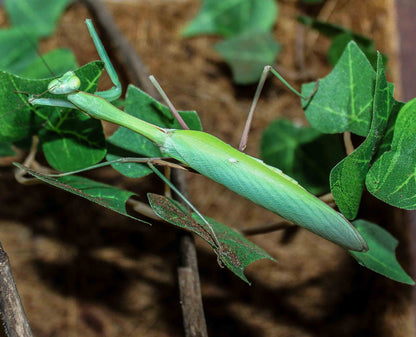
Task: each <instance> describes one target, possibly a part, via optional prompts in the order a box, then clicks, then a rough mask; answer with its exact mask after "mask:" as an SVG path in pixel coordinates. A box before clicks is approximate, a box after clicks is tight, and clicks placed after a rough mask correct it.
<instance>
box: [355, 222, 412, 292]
mask: <svg viewBox="0 0 416 337" xmlns="http://www.w3.org/2000/svg"><path fill="white" fill-rule="evenodd" d="M353 225H354V226H355V227H356V228H357V230H358V231H359V232H360V233H361V235H362V236H363V238H364V239H365V241H367V244H368V247H369V250H368V251H367V252H365V253H358V252H354V251H350V254H351V255H352V256H353V257H354V258H355V259H356V260H357V261H358V263H359V264H361V265H362V266H364V267H367V268H368V269H371V270H372V271H375V272H376V273H379V274H381V275H384V276H386V277H388V278H390V279H392V280H395V281H397V282H401V283H405V284H410V285H414V284H415V282H414V281H413V279H412V278H411V277H410V276H409V275H408V274H407V273H406V272H405V271H404V270H403V268H402V267H401V266H400V264H399V263H398V262H397V260H396V254H395V251H396V247H397V245H398V241H397V239H396V238H394V237H393V236H392V235H391V234H390V233H389V232H387V231H386V230H385V229H383V228H381V227H380V226H378V225H376V224H374V223H372V222H369V221H365V220H356V221H354V222H353Z"/></svg>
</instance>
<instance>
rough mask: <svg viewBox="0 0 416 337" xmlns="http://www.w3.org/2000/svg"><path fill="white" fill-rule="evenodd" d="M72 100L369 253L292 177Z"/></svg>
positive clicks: (212, 143)
mask: <svg viewBox="0 0 416 337" xmlns="http://www.w3.org/2000/svg"><path fill="white" fill-rule="evenodd" d="M68 100H69V101H70V102H71V103H73V104H75V106H77V107H78V108H79V109H80V110H82V111H84V112H86V113H87V114H88V115H90V116H91V117H94V118H98V119H102V120H106V121H109V122H112V123H116V124H118V125H121V126H124V127H127V128H129V129H131V130H133V131H135V132H137V133H139V134H141V135H143V136H145V137H146V138H148V139H150V140H151V141H153V142H154V143H155V144H157V145H158V146H159V147H160V149H161V151H162V152H163V153H165V154H166V155H167V156H169V157H172V158H175V159H177V160H179V161H180V162H181V163H183V164H186V165H188V166H190V167H192V168H193V169H194V170H196V171H198V172H199V173H201V174H202V175H204V176H206V177H208V178H210V179H212V180H214V181H216V182H218V183H220V184H222V185H224V186H225V187H227V188H229V189H230V190H232V191H234V192H236V193H238V194H240V195H241V196H243V197H245V198H247V199H249V200H251V201H253V202H254V203H256V204H258V205H260V206H263V207H264V208H267V209H268V210H270V211H272V212H274V213H277V214H279V215H281V216H282V217H284V218H286V219H288V220H290V221H292V222H293V223H295V224H297V225H299V226H302V227H304V228H306V229H308V230H310V231H311V232H313V233H315V234H318V235H319V236H322V237H323V238H325V239H327V240H329V241H332V242H334V243H336V244H338V245H340V246H342V247H344V248H346V249H350V250H355V251H367V250H368V246H367V243H366V242H365V240H364V239H363V238H362V237H361V235H360V233H359V232H358V231H357V230H356V229H355V228H354V227H353V226H352V225H351V223H350V222H349V221H348V220H347V219H345V218H344V217H343V216H342V215H341V214H340V213H338V212H336V211H335V210H333V209H332V208H331V207H329V206H328V205H327V204H325V203H324V202H323V201H321V200H319V199H318V198H317V197H315V196H314V195H313V194H311V193H309V192H308V191H306V190H305V189H304V188H303V187H301V186H300V185H299V184H298V183H296V182H295V181H294V180H293V179H291V178H289V177H287V176H286V175H284V174H282V173H281V172H279V171H278V170H277V169H274V168H272V167H270V166H268V165H266V164H264V163H262V162H261V161H260V160H258V159H255V158H253V157H250V156H248V155H246V154H244V153H243V152H241V151H239V150H237V149H234V148H233V147H231V146H230V145H228V144H226V143H224V142H223V141H221V140H220V139H218V138H216V137H214V136H212V135H210V134H208V133H205V132H202V131H194V130H165V129H161V128H159V127H157V126H155V125H153V124H149V123H147V122H145V121H142V120H140V119H138V118H136V117H133V116H131V115H129V114H127V113H125V112H123V111H121V110H119V109H117V108H116V107H114V106H113V105H111V104H110V103H109V102H108V101H106V100H105V99H103V98H101V97H98V96H95V95H91V94H88V93H83V92H78V93H75V94H70V95H68Z"/></svg>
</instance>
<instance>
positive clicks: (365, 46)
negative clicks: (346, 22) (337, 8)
mask: <svg viewBox="0 0 416 337" xmlns="http://www.w3.org/2000/svg"><path fill="white" fill-rule="evenodd" d="M298 21H299V22H300V23H302V24H304V25H305V26H308V27H310V28H312V29H315V30H317V31H318V32H320V33H321V34H323V35H325V36H327V37H329V38H331V39H332V43H331V46H330V47H329V50H328V53H327V57H328V61H329V63H330V64H332V65H335V64H337V62H338V60H339V58H340V57H341V55H342V53H343V51H344V49H345V47H346V46H347V45H348V43H349V42H351V41H355V43H357V45H358V46H359V47H360V49H361V50H362V51H363V52H364V54H365V55H366V56H367V58H368V60H369V61H370V63H371V65H372V66H373V67H374V68H376V67H377V50H376V47H375V44H374V41H373V40H371V39H369V38H368V37H366V36H364V35H361V34H358V33H356V32H354V31H352V30H349V29H347V28H345V27H343V26H340V25H337V24H334V23H330V22H326V21H321V20H318V19H315V18H312V17H310V16H305V15H301V16H299V17H298ZM382 58H383V62H384V64H386V63H387V61H388V58H387V55H385V54H382Z"/></svg>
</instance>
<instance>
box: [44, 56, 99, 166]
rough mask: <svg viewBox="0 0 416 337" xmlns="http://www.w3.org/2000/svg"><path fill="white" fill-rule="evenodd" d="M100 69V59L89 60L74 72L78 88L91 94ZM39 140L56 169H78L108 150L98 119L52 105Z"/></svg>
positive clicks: (95, 161)
mask: <svg viewBox="0 0 416 337" xmlns="http://www.w3.org/2000/svg"><path fill="white" fill-rule="evenodd" d="M101 72H102V62H96V63H94V62H93V63H89V64H88V65H86V66H84V67H82V68H79V69H77V70H76V71H75V73H76V74H77V76H78V77H79V78H80V80H81V87H80V90H81V91H85V92H89V93H94V92H95V91H96V90H97V83H98V79H99V77H100V75H101ZM45 117H46V119H45V122H46V123H45V124H44V127H43V128H42V129H41V130H40V131H39V141H40V143H41V146H42V149H43V152H44V154H45V157H46V160H47V161H48V163H49V164H50V165H51V166H52V167H53V168H55V169H56V170H59V171H74V170H79V169H82V168H85V167H88V166H91V165H94V164H96V163H98V162H99V161H100V160H101V159H103V158H104V156H105V154H106V152H107V149H106V143H105V137H104V133H103V129H102V125H101V121H99V120H97V119H93V118H90V117H88V116H86V115H85V114H84V113H82V112H80V111H77V110H73V109H64V108H55V109H54V110H53V113H52V114H50V115H48V116H45Z"/></svg>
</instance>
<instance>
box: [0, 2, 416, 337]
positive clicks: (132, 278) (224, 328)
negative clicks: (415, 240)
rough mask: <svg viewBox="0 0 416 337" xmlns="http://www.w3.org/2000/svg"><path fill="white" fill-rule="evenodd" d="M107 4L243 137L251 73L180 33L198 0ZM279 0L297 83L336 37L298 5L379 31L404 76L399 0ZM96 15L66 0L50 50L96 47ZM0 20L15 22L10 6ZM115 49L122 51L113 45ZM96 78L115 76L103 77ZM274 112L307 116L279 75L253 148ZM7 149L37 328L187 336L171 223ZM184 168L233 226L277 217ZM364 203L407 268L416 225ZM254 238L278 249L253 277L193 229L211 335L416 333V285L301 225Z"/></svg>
mask: <svg viewBox="0 0 416 337" xmlns="http://www.w3.org/2000/svg"><path fill="white" fill-rule="evenodd" d="M106 5H107V7H108V9H109V10H110V11H111V13H112V14H113V16H114V18H115V20H116V22H117V24H118V26H119V28H120V29H121V30H122V31H123V32H124V33H125V34H126V36H127V38H128V39H129V41H130V42H131V43H132V44H133V45H134V46H135V48H136V50H137V52H138V53H139V55H140V56H141V58H142V60H143V62H144V63H145V64H146V66H147V67H148V69H149V71H150V73H152V74H154V75H155V76H156V78H157V79H158V80H159V81H160V83H161V85H162V87H163V88H164V89H165V90H166V92H167V94H168V96H169V97H170V98H171V100H172V101H173V102H174V104H175V106H176V107H177V108H178V109H181V110H190V109H195V110H197V111H198V113H199V114H200V117H201V120H202V123H203V126H204V130H205V131H207V132H209V133H212V134H214V135H216V136H218V137H219V138H221V139H223V140H224V141H226V142H228V143H230V144H232V145H234V146H237V145H238V143H239V138H240V135H241V132H242V129H243V125H244V122H245V117H246V114H247V112H248V110H249V106H250V103H251V100H252V97H253V95H254V91H255V86H236V85H234V84H233V83H232V81H231V73H230V71H229V69H228V68H227V66H226V65H225V63H224V62H223V61H222V60H221V58H220V57H219V56H218V55H217V54H216V52H215V51H214V49H213V45H214V43H215V42H217V41H219V40H220V39H219V38H218V37H196V38H192V39H183V38H181V36H180V32H181V30H182V29H183V28H184V26H185V25H186V23H187V22H188V21H189V20H191V19H192V18H193V17H194V16H195V14H196V13H197V10H198V8H199V2H198V1H194V0H152V1H149V0H147V1H146V0H138V1H124V2H123V1H119V2H117V3H116V2H111V3H109V2H108V3H106ZM279 6H280V14H279V18H278V22H277V24H276V27H275V30H274V34H275V37H276V39H277V40H278V41H279V42H280V43H281V44H282V47H283V49H282V52H281V54H280V56H279V58H278V65H279V67H280V68H279V69H281V70H282V73H283V74H284V75H285V76H286V77H287V78H288V79H289V81H290V82H291V83H293V85H294V86H295V87H297V88H300V85H301V83H302V82H305V81H310V80H313V79H315V78H320V77H323V76H325V75H326V74H327V73H328V72H329V71H330V67H329V66H328V65H327V61H326V56H325V55H326V50H327V49H328V47H329V44H330V41H329V40H328V39H326V38H325V37H322V36H320V35H319V34H317V33H315V32H313V31H309V30H307V29H305V28H304V27H302V26H301V25H299V24H298V23H297V22H296V16H297V15H299V14H301V13H307V14H311V15H319V16H320V17H321V18H322V19H324V20H328V21H330V22H334V23H339V24H341V25H343V26H345V27H348V28H350V29H352V30H354V31H356V32H358V33H361V34H363V35H366V36H369V37H372V38H373V39H374V40H375V43H376V46H377V48H378V49H379V50H381V51H382V52H383V53H386V54H388V55H389V57H390V60H389V71H388V77H389V80H390V81H392V82H394V83H397V85H398V84H399V82H400V79H399V73H398V70H397V69H399V67H398V36H397V31H396V17H395V10H394V2H393V1H392V0H366V1H362V0H348V1H341V0H338V1H334V0H327V1H326V3H325V5H323V6H322V5H319V6H301V5H299V2H298V1H290V0H281V1H279ZM89 16H90V14H89V13H88V11H87V10H86V9H85V8H84V7H83V6H82V5H81V4H73V5H71V6H70V7H69V8H68V10H67V11H66V13H65V15H64V16H63V17H62V19H61V20H60V23H59V28H58V31H57V34H56V35H55V37H53V38H51V39H49V40H47V41H44V43H43V45H42V51H47V50H49V49H53V48H55V47H57V46H66V47H69V48H71V49H72V50H74V52H75V54H76V56H77V58H78V61H79V64H84V63H87V62H89V61H91V60H94V59H97V58H98V56H97V55H96V53H95V49H94V46H93V44H92V42H91V40H90V37H89V35H88V32H87V29H86V26H85V24H84V21H85V18H87V17H89ZM2 24H3V25H6V24H7V19H6V18H5V17H4V16H3V17H2ZM108 47H109V48H110V47H111V46H108ZM110 53H112V54H115V52H114V50H111V48H110ZM115 56H116V55H115ZM116 68H117V71H118V73H119V74H120V76H121V78H122V80H123V82H124V84H125V85H124V87H126V85H127V83H128V82H129V79H128V75H127V72H126V71H125V70H124V69H122V68H121V67H120V66H117V63H116ZM306 70H307V71H306ZM305 76H309V78H306V77H305ZM299 78H301V79H302V80H299ZM305 78H306V79H305ZM101 85H102V87H108V86H110V84H109V82H108V81H103V83H101ZM398 89H400V88H398ZM398 95H399V92H398V93H397V95H396V98H399V97H398ZM277 117H286V118H290V119H292V120H294V121H295V122H296V123H298V124H306V120H305V119H304V117H303V112H302V109H301V107H300V102H299V100H298V98H297V97H295V96H294V95H293V94H291V93H290V92H289V91H288V90H287V89H286V88H285V87H284V85H282V84H281V83H280V82H279V81H278V80H277V79H275V78H270V79H269V80H268V82H267V84H266V87H265V90H264V91H263V94H262V96H261V100H260V103H259V106H258V109H257V114H256V116H255V119H254V123H253V127H252V132H251V134H250V141H249V146H248V148H247V150H246V152H247V153H249V154H251V155H254V156H257V155H258V148H259V140H260V136H261V133H262V131H263V130H264V128H265V127H266V126H267V125H268V124H269V123H270V122H271V121H273V120H274V119H276V118H277ZM113 129H114V128H113V127H111V126H109V127H108V128H107V130H108V132H112V130H113ZM3 163H4V166H3V167H2V169H1V171H0V191H1V193H0V202H1V207H0V240H1V243H2V244H3V246H4V248H5V250H6V251H7V253H8V254H9V257H10V261H11V265H12V268H13V272H14V276H15V280H16V283H17V287H18V290H19V292H20V295H21V297H22V301H23V305H24V307H25V310H26V313H27V315H28V318H29V320H30V323H31V326H32V329H33V331H34V334H35V336H38V337H43V336H45V337H46V336H48V337H49V336H54V337H58V336H59V337H60V336H84V337H92V336H107V337H113V336H123V337H130V336H149V337H166V336H172V337H176V336H183V328H182V318H181V311H180V304H179V295H178V290H177V281H176V266H177V234H176V231H175V229H173V228H171V227H169V226H167V225H162V224H157V223H155V224H154V226H153V227H151V228H150V227H147V226H145V225H143V224H141V223H137V222H134V221H133V220H130V219H126V218H124V217H122V216H120V215H116V214H113V213H111V212H110V211H107V210H106V209H104V208H102V207H99V206H96V205H93V204H91V203H89V202H88V201H86V200H81V199H80V198H77V197H75V196H73V195H70V194H68V193H65V192H63V191H58V190H55V189H53V188H51V187H49V186H44V185H40V184H39V185H35V186H22V185H19V184H18V183H17V182H16V181H15V180H13V174H12V169H11V167H10V165H6V163H5V162H3ZM93 176H94V177H95V178H96V179H97V180H101V181H104V182H108V183H113V184H116V185H118V186H121V187H125V188H128V189H130V190H133V191H135V192H137V193H139V195H141V197H144V196H145V192H146V191H149V190H150V189H152V190H156V191H157V190H160V189H161V185H160V183H159V181H158V180H157V179H156V178H152V177H151V178H149V179H147V178H146V179H144V180H140V181H134V180H130V179H126V178H124V177H120V176H118V175H116V174H114V173H112V172H111V171H110V170H100V171H97V172H94V175H93ZM188 181H189V194H190V197H191V200H192V201H193V202H194V204H195V205H196V206H197V207H198V208H199V209H200V211H201V212H202V213H204V214H207V215H209V216H211V217H213V218H216V219H217V220H218V221H221V222H223V223H225V224H227V225H229V226H231V227H234V228H245V227H250V226H255V225H259V224H262V223H266V222H270V221H276V220H278V219H279V218H278V217H277V216H276V215H274V214H272V213H270V212H268V211H265V210H264V209H262V208H260V207H257V206H255V205H253V204H252V203H250V202H248V201H246V200H244V199H243V198H241V197H239V196H237V195H235V194H233V193H231V192H229V191H228V190H226V189H225V188H223V187H221V186H219V185H217V184H215V183H213V182H211V181H208V180H207V179H205V178H203V177H200V176H197V175H194V174H189V177H188ZM360 212H361V213H360V216H361V217H366V218H367V219H372V220H374V221H376V222H378V223H380V224H381V225H383V226H385V227H386V228H387V229H388V230H389V231H390V232H391V233H392V234H393V235H394V236H396V237H397V238H398V239H399V240H400V242H401V244H400V246H399V248H398V256H399V260H400V262H401V263H402V265H403V266H404V267H405V268H406V270H408V271H410V270H409V265H410V259H409V253H408V242H407V239H406V237H407V233H408V229H407V227H406V225H405V223H404V221H403V217H402V214H401V212H398V211H393V210H392V209H389V208H388V207H386V206H385V205H381V204H380V203H378V202H377V201H376V200H374V199H372V198H371V197H369V196H365V202H364V204H363V206H362V207H361V211H360ZM252 240H253V241H254V242H256V243H257V244H258V245H260V246H261V247H263V248H264V249H265V250H267V251H268V252H269V253H270V254H271V255H272V256H273V257H274V258H275V259H277V260H278V263H274V262H271V261H266V260H261V261H258V262H256V263H254V264H253V265H251V266H250V267H249V268H248V269H247V272H246V275H247V277H248V279H249V280H250V281H251V282H252V285H251V286H248V285H247V284H245V283H243V282H242V281H241V280H240V279H238V278H237V277H236V276H234V275H233V274H232V273H230V272H228V271H227V270H224V269H221V268H219V267H218V265H217V263H216V258H215V255H214V253H213V252H212V251H210V249H209V247H208V246H207V245H206V244H204V243H203V242H201V241H200V240H197V246H198V258H199V268H200V275H201V283H202V293H203V301H204V306H205V313H206V320H207V325H208V329H209V335H210V336H244V337H260V336H276V337H279V336H282V337H283V336H284V337H290V336H297V337H309V336H379V337H383V336H386V337H387V336H388V337H399V336H412V335H414V330H413V316H412V302H411V287H409V286H404V285H401V284H399V283H396V282H394V281H391V280H388V279H386V278H384V277H382V276H379V275H377V274H375V273H373V272H371V271H368V270H366V269H364V268H362V267H360V266H359V265H358V264H357V263H356V262H355V261H354V260H353V259H352V258H351V257H350V256H349V255H348V253H347V252H346V251H344V250H343V249H341V248H339V247H337V246H335V245H334V244H331V243H329V242H327V241H325V240H324V239H321V238H319V237H317V236H315V235H313V234H311V233H309V232H307V231H304V230H299V231H298V232H296V234H295V235H292V236H289V235H287V233H284V232H277V233H272V234H267V235H259V236H255V237H252Z"/></svg>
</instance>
